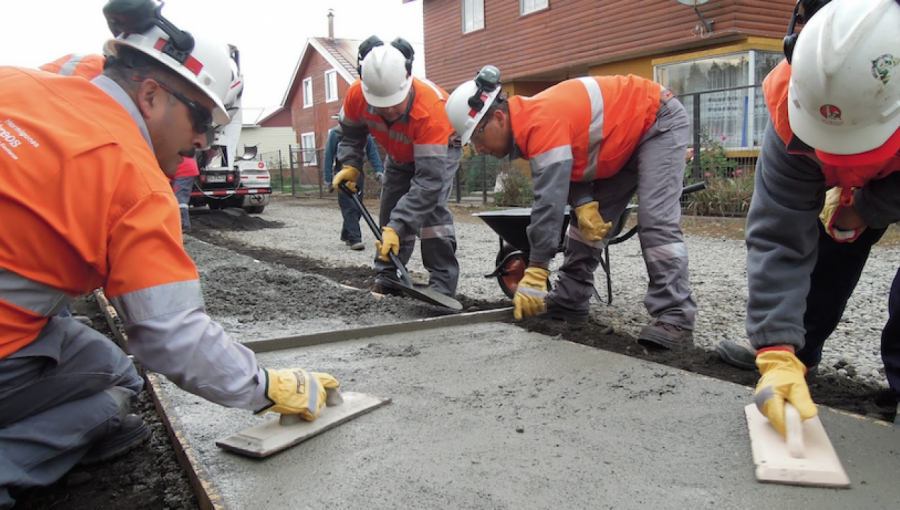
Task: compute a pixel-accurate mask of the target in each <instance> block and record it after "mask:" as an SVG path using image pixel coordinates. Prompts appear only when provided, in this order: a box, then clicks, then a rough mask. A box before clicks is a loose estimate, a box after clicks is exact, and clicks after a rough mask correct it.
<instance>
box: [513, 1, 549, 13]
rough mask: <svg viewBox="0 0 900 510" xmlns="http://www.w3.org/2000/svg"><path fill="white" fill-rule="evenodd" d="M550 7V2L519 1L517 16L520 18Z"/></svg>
mask: <svg viewBox="0 0 900 510" xmlns="http://www.w3.org/2000/svg"><path fill="white" fill-rule="evenodd" d="M549 7H550V0H519V14H521V15H522V16H524V15H526V14H531V13H532V12H537V11H543V10H544V9H547V8H549Z"/></svg>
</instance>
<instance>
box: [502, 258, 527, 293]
mask: <svg viewBox="0 0 900 510" xmlns="http://www.w3.org/2000/svg"><path fill="white" fill-rule="evenodd" d="M501 254H502V252H501ZM497 258H498V261H497V267H498V269H499V271H498V272H497V283H498V284H499V285H500V290H502V291H503V293H504V294H506V297H508V298H512V297H513V296H515V295H516V289H518V288H519V281H520V280H521V279H522V278H523V277H524V276H525V269H526V268H528V256H527V255H526V254H525V252H522V251H513V252H511V253H508V254H507V255H506V256H505V257H502V258H501V256H500V255H498V256H497Z"/></svg>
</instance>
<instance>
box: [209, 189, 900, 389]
mask: <svg viewBox="0 0 900 510" xmlns="http://www.w3.org/2000/svg"><path fill="white" fill-rule="evenodd" d="M367 207H368V208H369V210H370V211H371V212H372V213H373V214H374V213H375V212H376V211H377V204H373V203H371V201H370V203H369V204H368V205H367ZM474 210H475V209H471V210H467V209H466V208H465V207H462V208H457V211H456V232H457V240H458V244H459V247H458V251H457V256H458V258H459V263H460V282H459V289H458V292H459V294H461V295H464V296H465V297H467V298H471V299H483V300H498V299H503V298H504V296H503V294H502V292H501V290H500V287H499V285H498V284H497V281H496V280H495V279H493V278H485V277H484V274H486V273H489V272H490V271H492V270H493V268H494V267H495V259H496V256H497V252H498V250H499V245H498V237H497V235H496V234H495V233H494V231H493V230H491V229H490V228H489V227H488V226H487V225H486V224H484V223H483V222H482V221H481V220H480V219H478V218H475V217H472V215H471V214H472V213H471V211H474ZM261 218H264V219H265V220H267V221H277V222H281V223H283V228H276V229H264V230H256V231H246V232H242V231H219V235H221V236H223V237H225V238H227V239H230V240H233V241H240V242H243V243H246V244H248V245H250V246H264V247H266V248H269V249H277V250H282V251H285V252H289V253H296V254H298V255H302V256H306V257H309V258H312V259H316V260H319V261H322V262H323V264H326V265H327V264H332V265H334V266H352V265H358V266H366V267H372V266H373V262H372V259H373V257H374V246H373V242H374V238H373V236H372V234H371V232H369V231H368V229H367V228H366V227H365V224H363V227H362V228H363V240H364V242H366V244H367V248H366V250H365V251H361V252H357V251H352V250H350V249H349V248H348V247H346V246H345V245H344V244H343V243H342V242H341V241H340V239H339V234H340V228H341V217H340V212H339V210H338V208H337V203H336V201H328V200H325V201H320V200H308V199H292V198H290V197H280V198H278V197H276V199H275V200H273V201H272V204H271V205H269V207H267V209H266V211H265V213H264V214H263V215H262V216H261ZM732 223H734V222H732ZM691 230H698V229H696V228H692V229H691ZM711 230H714V231H715V230H717V229H711ZM685 239H686V242H687V245H688V253H689V256H690V273H691V284H692V286H693V292H694V299H695V301H696V302H697V305H698V308H699V310H698V313H697V322H696V330H695V333H694V339H695V343H696V345H697V346H698V347H702V348H704V349H708V350H712V349H713V348H714V347H715V345H716V344H717V343H718V342H720V341H722V340H726V339H728V340H736V341H742V342H743V341H745V338H746V334H745V331H744V316H745V308H746V301H747V270H746V259H745V257H746V249H745V246H744V243H743V241H740V240H734V239H722V238H714V237H709V236H707V235H696V234H686V236H685ZM882 244H884V243H882ZM898 255H900V248H897V247H896V246H881V245H879V246H876V247H875V248H874V249H873V250H872V254H871V256H870V258H869V262H868V264H867V266H866V269H865V271H864V272H863V275H862V278H861V280H860V282H859V285H858V286H857V288H856V291H855V292H854V294H853V297H852V298H851V300H850V302H849V303H848V305H847V310H846V312H845V313H844V317H843V319H842V321H841V323H840V324H839V325H838V328H837V330H836V331H835V333H834V334H833V335H832V337H831V338H830V339H829V341H828V343H827V344H826V346H825V350H824V353H823V358H822V364H821V365H820V369H821V370H822V373H823V374H825V375H828V374H829V373H830V372H831V371H836V372H838V373H839V374H840V375H848V376H850V377H853V378H855V379H856V380H857V381H858V382H862V383H869V384H873V385H879V386H882V387H886V386H887V381H886V380H885V377H884V368H883V365H882V362H881V354H880V352H881V350H880V337H881V328H882V326H883V325H884V323H885V321H886V320H887V296H888V293H889V291H890V285H891V281H892V278H893V276H894V273H895V271H896V269H897V262H896V261H897V260H900V257H898ZM610 259H611V266H612V274H613V304H612V305H605V304H599V303H596V302H593V304H592V314H593V316H594V317H595V318H596V319H597V320H598V321H601V322H605V323H609V324H612V325H613V326H614V327H615V328H616V331H617V332H620V333H623V334H626V335H637V332H638V331H639V330H640V328H641V327H643V326H644V325H645V324H647V323H648V322H649V321H650V316H649V315H648V314H647V312H646V310H645V309H644V306H643V295H644V291H645V290H646V286H647V273H646V269H645V267H644V262H643V259H642V258H641V255H640V244H639V242H638V240H637V238H636V237H635V238H633V239H631V240H628V241H625V242H624V243H621V244H618V245H614V246H612V247H611V248H610ZM561 261H562V255H561V254H560V255H558V256H557V257H556V260H555V263H556V264H557V265H558V264H559V263H561ZM409 270H410V271H411V272H413V273H418V274H419V275H422V276H423V277H424V268H423V267H422V265H421V257H420V255H419V253H418V250H417V251H416V252H415V253H414V255H413V258H412V260H411V261H410V263H409ZM551 278H552V277H551ZM604 278H605V277H604V275H603V271H602V270H598V272H597V274H596V275H595V279H596V281H597V283H598V288H599V289H601V294H605V291H604V290H603V285H602V282H603V279H604ZM226 329H229V328H228V327H226ZM229 331H231V329H229ZM835 367H839V368H835Z"/></svg>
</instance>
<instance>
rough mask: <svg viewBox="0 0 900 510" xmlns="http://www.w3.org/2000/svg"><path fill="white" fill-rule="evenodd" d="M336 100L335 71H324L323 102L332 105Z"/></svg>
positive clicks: (336, 83)
mask: <svg viewBox="0 0 900 510" xmlns="http://www.w3.org/2000/svg"><path fill="white" fill-rule="evenodd" d="M337 100H338V82H337V71H335V70H334V69H332V70H330V71H325V102H326V103H333V102H335V101H337Z"/></svg>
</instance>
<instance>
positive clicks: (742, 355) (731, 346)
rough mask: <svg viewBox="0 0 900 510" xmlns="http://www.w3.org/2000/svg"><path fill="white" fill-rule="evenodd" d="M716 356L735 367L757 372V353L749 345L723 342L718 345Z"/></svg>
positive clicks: (728, 341)
mask: <svg viewBox="0 0 900 510" xmlns="http://www.w3.org/2000/svg"><path fill="white" fill-rule="evenodd" d="M716 354H718V355H719V357H720V358H722V361H724V362H725V363H728V364H729V365H731V366H733V367H737V368H740V369H743V370H756V351H755V350H754V349H753V348H752V347H750V346H748V345H743V344H739V343H737V342H732V341H731V340H722V341H721V342H719V344H718V345H716Z"/></svg>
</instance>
